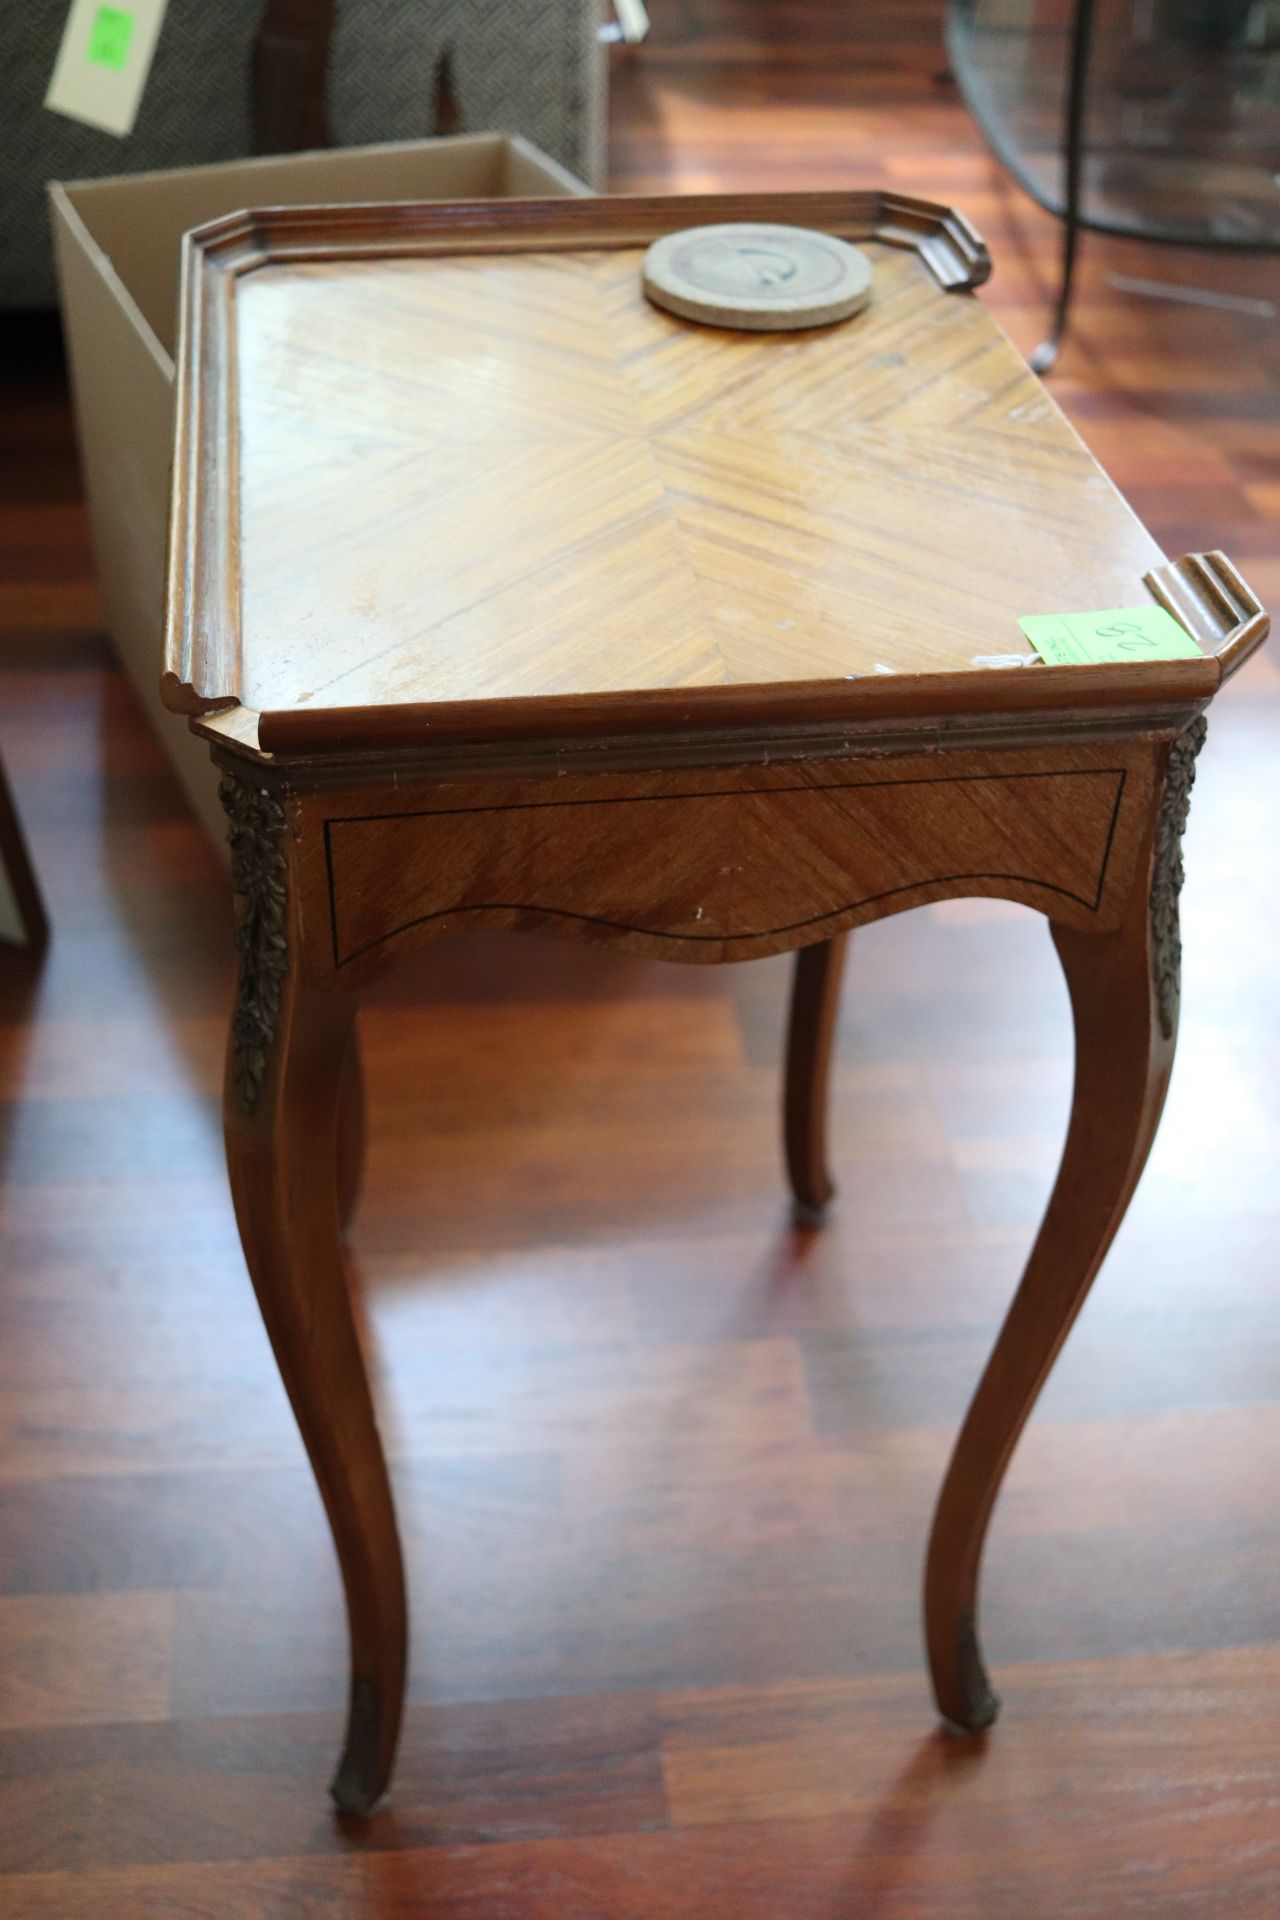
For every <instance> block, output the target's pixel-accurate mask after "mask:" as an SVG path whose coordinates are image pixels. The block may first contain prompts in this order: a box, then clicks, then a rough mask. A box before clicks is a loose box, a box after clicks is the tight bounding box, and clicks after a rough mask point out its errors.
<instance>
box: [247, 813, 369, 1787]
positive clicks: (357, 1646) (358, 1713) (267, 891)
mask: <svg viewBox="0 0 1280 1920" xmlns="http://www.w3.org/2000/svg"><path fill="white" fill-rule="evenodd" d="M223 804H224V806H225V807H226V809H227V812H228V814H229V816H230V820H231V845H232V881H233V885H234V887H235V890H236V893H237V895H238V896H239V898H240V903H241V908H240V911H241V920H240V928H239V932H238V934H237V946H238V948H239V955H240V966H239V981H238V987H237V997H236V1006H235V1011H234V1014H233V1017H232V1027H231V1036H230V1043H229V1047H228V1053H227V1075H226V1085H225V1092H224V1103H223V1112H224V1121H225V1135H226V1148H227V1167H228V1172H229V1174H230V1179H231V1191H232V1197H233V1199H234V1201H235V1209H236V1220H237V1223H238V1225H239V1228H240V1238H241V1241H242V1243H243V1246H244V1252H245V1258H246V1260H247V1262H248V1266H249V1272H250V1275H251V1277H252V1279H253V1285H254V1290H255V1292H256V1293H257V1296H258V1303H259V1305H260V1307H261V1309H262V1317H263V1319H264V1321H265V1322H266V1327H267V1332H268V1335H269V1336H270V1340H271V1345H272V1348H273V1350H274V1352H275V1356H276V1361H277V1363H278V1365H279V1368H280V1372H281V1376H282V1378H283V1380H284V1384H285V1389H286V1391H287V1392H288V1395H289V1399H290V1401H291V1403H292V1406H293V1410H294V1414H295V1415H296V1417H297V1421H298V1425H299V1428H300V1429H301V1432H302V1438H303V1441H304V1443H305V1445H306V1449H307V1453H308V1455H309V1456H310V1459H311V1465H312V1468H313V1470H314V1472H315V1476H316V1480H317V1483H318V1485H319V1488H320V1493H321V1496H322V1498H323V1500H324V1504H325V1508H326V1511H327V1513H328V1516H329V1524H330V1527H331V1528H332V1531H333V1538H334V1544H335V1546H336V1548H337V1553H338V1559H339V1562H340V1565H341V1569H342V1578H343V1586H344V1589H345V1592H346V1602H347V1614H348V1621H349V1626H350V1634H351V1698H350V1711H349V1717H348V1722H347V1733H346V1742H345V1746H344V1750H343V1754H342V1758H341V1760H340V1762H339V1766H338V1771H337V1774H336V1776H335V1778H334V1781H333V1786H332V1792H333V1796H334V1799H335V1800H336V1801H337V1803H338V1805H339V1806H340V1807H342V1808H343V1809H344V1810H346V1811H348V1812H355V1813H365V1812H368V1810H369V1809H370V1808H371V1807H372V1806H373V1804H374V1803H375V1801H377V1800H378V1799H379V1797H380V1796H381V1794H382V1793H383V1792H384V1791H385V1789H386V1785H387V1782H388V1780H389V1778H390V1774H391V1766H392V1761H393V1759H394V1755H395V1746H396V1738H397V1734H398V1732H399V1726H400V1715H401V1703H402V1699H403V1693H404V1680H405V1647H406V1604H405V1584H404V1570H403V1564H402V1560H401V1553H400V1542H399V1537H398V1533H397V1528H396V1518H395V1510H394V1507H393V1504H392V1497H391V1487H390V1483H389V1480H388V1476H387V1469H386V1462H385V1459H384V1456H383V1451H382V1444H381V1441H380V1438H379V1435H378V1429H377V1424H376V1421H375V1417H374V1409H373V1400H372V1395H371V1392H370V1387H369V1379H368V1373H367V1370H366V1365H365V1358H364V1354H363V1351H362V1347H361V1341H360V1336H359V1330H358V1327H357V1324H356V1319H355V1316H354V1314H353V1311H352V1300H351V1296H350V1292H349V1290H348V1276H347V1272H346V1268H345V1261H344V1255H343V1248H342V1231H341V1224H340V1218H339V1181H338V1180H337V1179H335V1168H336V1166H337V1156H338V1145H339V1125H340V1120H339V1116H340V1107H341V1106H342V1102H343V1094H342V1088H343V1077H344V1068H345V1067H346V1066H347V1064H348V1062H349V1059H350V1056H351V1049H352V1047H353V1044H354V1015H355V1000H354V997H353V996H352V995H350V994H347V993H341V992H335V991H331V990H317V989H315V988H312V987H309V986H307V985H306V984H305V983H304V979H303V967H302V964H301V959H302V956H301V953H300V939H299V933H298V925H297V919H296V914H295V910H294V909H295V902H294V899H293V893H294V889H293V888H292V886H291V885H290V880H291V872H292V852H291V849H290V846H289V839H288V833H287V828H286V822H285V816H284V812H283V810H282V808H281V807H280V805H279V803H278V802H277V801H276V800H275V799H274V798H272V797H271V796H270V795H269V794H267V793H264V792H262V791H260V790H259V789H257V788H255V787H254V786H253V785H252V782H251V780H249V779H245V780H241V779H238V778H231V779H228V780H225V781H224V783H223Z"/></svg>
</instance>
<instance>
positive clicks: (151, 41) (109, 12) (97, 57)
mask: <svg viewBox="0 0 1280 1920" xmlns="http://www.w3.org/2000/svg"><path fill="white" fill-rule="evenodd" d="M168 3H169V0H110V4H108V0H71V12H70V13H69V14H68V15H67V24H66V28H65V30H64V32H63V35H62V45H61V46H60V47H59V48H58V57H57V59H56V60H55V61H54V65H53V78H52V80H50V82H49V91H48V93H47V94H46V95H45V97H44V103H45V105H46V107H50V108H52V110H53V112H54V113H65V114H66V115H67V117H68V118H69V119H71V120H84V121H86V122H87V123H88V125H89V126H91V127H101V128H103V130H104V131H105V132H107V133H118V134H126V133H132V131H133V123H134V121H135V120H136V119H137V117H138V104H139V102H140V101H141V99H142V89H143V88H144V87H145V86H146V84H147V75H148V73H149V72H150V71H151V56H152V54H153V53H154V52H155V50H156V40H157V39H158V37H159V34H160V23H161V21H162V20H163V19H164V10H165V8H166V6H167V5H168Z"/></svg>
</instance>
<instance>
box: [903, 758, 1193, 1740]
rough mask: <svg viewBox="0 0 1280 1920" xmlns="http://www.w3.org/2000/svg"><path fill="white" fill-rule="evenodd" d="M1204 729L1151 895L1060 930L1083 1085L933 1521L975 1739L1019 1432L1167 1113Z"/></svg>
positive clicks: (1163, 836)
mask: <svg viewBox="0 0 1280 1920" xmlns="http://www.w3.org/2000/svg"><path fill="white" fill-rule="evenodd" d="M1203 736H1204V725H1203V722H1202V721H1198V722H1196V723H1194V724H1193V726H1192V727H1191V728H1189V729H1188V730H1187V732H1186V733H1185V734H1183V735H1182V737H1181V738H1180V739H1179V740H1177V741H1175V742H1174V744H1173V746H1172V748H1171V750H1170V757H1169V769H1168V777H1167V780H1166V785H1165V789H1164V797H1163V800H1162V803H1161V807H1160V813H1159V816H1158V820H1157V821H1156V823H1155V827H1154V847H1153V858H1152V861H1151V866H1150V873H1151V889H1150V896H1149V898H1148V895H1147V892H1146V890H1145V888H1138V889H1135V894H1134V899H1133V902H1132V905H1131V908H1130V912H1129V915H1128V918H1127V920H1126V923H1125V924H1124V925H1123V926H1122V927H1121V928H1120V930H1119V931H1118V932H1115V933H1109V934H1091V933H1080V932H1075V931H1072V930H1070V929H1068V928H1066V927H1060V926H1055V927H1054V928H1053V938H1054V942H1055V944H1056V946H1057V949H1058V954H1059V957H1060V959H1061V961H1062V966H1063V971H1064V972H1065V974H1066V978H1067V986H1068V989H1069V991H1070V995H1071V1007H1072V1014H1073V1018H1074V1022H1075V1036H1076V1070H1075V1087H1074V1091H1073V1095H1072V1104H1071V1118H1070V1123H1069V1126H1068V1130H1067V1140H1066V1145H1065V1148H1064V1150H1063V1156H1062V1164H1061V1166H1060V1168H1059V1170H1058V1177H1057V1181H1056V1183H1055V1185H1054V1189H1053V1193H1052V1195H1051V1197H1050V1200H1049V1206H1048V1211H1047V1212H1046V1214H1045V1217H1044V1222H1043V1224H1042V1226H1041V1228H1040V1232H1039V1235H1038V1236H1037V1239H1036V1242H1035V1246H1034V1247H1033V1249H1032V1252H1031V1258H1030V1260H1029V1261H1028V1263H1027V1267H1026V1271H1025V1273H1024V1274H1023V1277H1022V1282H1021V1285H1020V1286H1019V1288H1018V1291H1017V1294H1016V1295H1015V1297H1014V1301H1013V1305H1012V1307H1011V1308H1010V1310H1009V1314H1008V1317H1007V1319H1006V1320H1005V1323H1004V1325H1003V1327H1002V1328H1001V1330H1000V1334H999V1338H998V1339H997V1341H996V1345H995V1349H994V1351H993V1353H992V1356H991V1359H990V1361H989V1363H988V1365H987V1369H986V1372H985V1373H984V1374H983V1376H982V1380H981V1382H980V1384H979V1386H978V1390H977V1393H976V1395H975V1396H974V1400H973V1403H972V1405H971V1406H970V1408H969V1412H968V1415H967V1417H966V1419H965V1422H964V1425H963V1427H962V1429H961V1432H960V1437H959V1439H958V1441H957V1443H956V1448H955V1452H954V1454H953V1455H952V1458H951V1464H950V1466H949V1467H948V1469H947V1475H946V1479H945V1481H944V1482H943V1486H942V1492H941V1495H940V1496H939V1500H938V1506H937V1511H936V1513H935V1515H934V1521H933V1531H932V1534H931V1537H930V1540H929V1551H928V1559H927V1564H926V1571H925V1635H926V1640H927V1644H928V1653H929V1666H930V1670H931V1673H932V1677H933V1686H934V1692H935V1694H936V1696H937V1701H938V1706H939V1708H940V1709H941V1711H942V1714H943V1716H944V1718H945V1719H947V1720H949V1721H950V1722H952V1724H953V1725H955V1726H957V1727H962V1728H965V1729H967V1730H969V1731H971V1732H978V1731H980V1730H981V1729H982V1728H984V1727H987V1726H989V1725H990V1724H991V1722H992V1721H993V1720H994V1719H995V1717H996V1713H997V1711H998V1706H999V1702H998V1700H997V1698H996V1696H995V1694H994V1693H993V1691H992V1689H991V1686H990V1683H989V1681H988V1679H987V1674H986V1669H985V1667H984V1664H983V1659H982V1652H981V1646H980V1642H979V1639H978V1630H977V1607H978V1575H979V1567H980V1562H981V1558H982V1549H983V1543H984V1540H985V1538H986V1532H987V1524H988V1522H989V1520H990V1518H991V1512H992V1508H993V1507H994V1505H995V1501H996V1496H997V1494H998V1493H999V1490H1000V1483H1001V1481H1002V1480H1003V1478H1004V1473H1005V1469H1006V1467H1007V1466H1008V1464H1009V1459H1010V1456H1011V1455H1012V1453H1013V1449H1014V1447H1015V1445H1016V1443H1017V1440H1018V1436H1019V1434H1020V1433H1021V1432H1022V1429H1023V1427H1024V1425H1025V1424H1026V1421H1027V1419H1028V1417H1029V1415H1030V1413H1031V1411H1032V1408H1033V1407H1034V1406H1035V1403H1036V1400H1037V1398H1038V1396H1039V1394H1040V1390H1041V1388H1042V1387H1043V1385H1044V1383H1045V1380H1046V1379H1047V1377H1048V1374H1049V1371H1050V1368H1051V1367H1052V1366H1053V1363H1054V1360H1055V1359H1056V1357H1057V1355H1058V1352H1059V1350H1060V1348H1061V1347H1062V1344H1063V1342H1064V1341H1065V1339H1066V1337H1067V1334H1068V1333H1069V1332H1070V1329H1071V1326H1072V1324H1073V1322H1074V1320H1075V1318H1076V1315H1077V1314H1078V1313H1079V1311H1080V1308H1081V1307H1082V1305H1083V1304H1084V1300H1085V1297H1086V1295H1087V1294H1088V1291H1089V1288H1090V1286H1091V1284H1092V1282H1093V1278H1094V1275H1095V1274H1096V1273H1097V1271H1098V1268H1099V1267H1100V1265H1101V1264H1102V1260H1103V1256H1104V1255H1105V1254H1106V1251H1107V1248H1108V1247H1109V1246H1110V1244H1111V1241H1112V1238H1113V1237H1114V1235H1115V1232H1116V1229H1117V1227H1118V1226H1119V1224H1120V1222H1121V1220H1122V1219H1123V1217H1124V1213H1125V1209H1126V1207H1127V1206H1128V1204H1129V1200H1130V1198H1131V1196H1132V1194H1133V1190H1134V1188H1135V1186H1136V1185H1137V1183H1138V1178H1139V1176H1140V1174H1141V1172H1142V1169H1143V1166H1144V1164H1145V1162H1146V1158H1147V1154H1148V1152H1149V1151H1150V1148H1151V1143H1152V1140H1153V1139H1154V1137H1155V1131H1156V1126H1157V1124H1158V1122H1159V1119H1160V1112H1161V1109H1162V1107H1163V1105H1164V1098H1165V1092H1166V1089H1167V1087H1168V1084H1169V1074H1170V1071H1171V1068H1172V1065H1173V1051H1174V1040H1175V1035H1176V1030H1177V1016H1178V995H1179V962H1180V957H1181V955H1180V946H1179V939H1178V919H1177V898H1178V891H1179V888H1180V886H1181V883H1182V863H1181V853H1180V841H1181V834H1182V828H1183V825H1184V824H1185V820H1186V814H1187V804H1188V796H1189V793H1190V787H1191V780H1192V768H1193V763H1194V758H1195V754H1196V752H1197V751H1198V749H1199V746H1200V743H1201V740H1202V739H1203Z"/></svg>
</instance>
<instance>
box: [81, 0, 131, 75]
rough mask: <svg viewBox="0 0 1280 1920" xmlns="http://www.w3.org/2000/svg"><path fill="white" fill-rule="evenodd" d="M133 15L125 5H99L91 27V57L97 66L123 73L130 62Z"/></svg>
mask: <svg viewBox="0 0 1280 1920" xmlns="http://www.w3.org/2000/svg"><path fill="white" fill-rule="evenodd" d="M133 25H134V21H133V15H132V14H131V13H126V12H125V10H124V8H123V7H99V8H98V11H97V12H96V13H95V14H94V16H93V25H92V26H91V27H90V29H89V59H90V61H91V62H92V64H93V65H94V66H95V67H110V68H111V70H112V72H113V73H122V72H123V71H124V69H125V67H126V66H128V64H129V43H130V41H131V40H132V39H133Z"/></svg>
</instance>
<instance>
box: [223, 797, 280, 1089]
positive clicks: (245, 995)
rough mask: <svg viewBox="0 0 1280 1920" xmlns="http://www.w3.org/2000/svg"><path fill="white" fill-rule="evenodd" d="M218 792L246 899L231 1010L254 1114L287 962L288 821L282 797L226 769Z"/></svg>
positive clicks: (237, 1058) (236, 1057)
mask: <svg viewBox="0 0 1280 1920" xmlns="http://www.w3.org/2000/svg"><path fill="white" fill-rule="evenodd" d="M218 798H219V800H220V801H221V802H222V807H223V811H224V812H225V813H226V816H227V819H228V821H229V822H230V827H231V885H232V887H233V889H234V891H235V893H236V894H237V895H238V896H239V898H240V901H241V909H240V922H239V925H238V926H237V928H236V937H235V944H236V952H237V953H238V954H239V956H240V968H239V982H238V986H237V990H236V1005H235V1011H234V1013H233V1014H232V1017H231V1044H232V1075H233V1078H234V1081H235V1088H236V1092H237V1094H238V1096H239V1099H240V1104H241V1106H242V1107H243V1108H244V1110H245V1112H246V1113H251V1112H252V1111H253V1108H254V1106H255V1105H256V1103H257V1099H258V1095H259V1093H260V1092H261V1090H262V1083H263V1080H264V1079H265V1077H266V1071H267V1056H268V1053H269V1051H270V1048H271V1043H272V1041H273V1040H274V1038H275V1032H276V1024H277V1022H278V1020H279V1017H280V994H281V990H282V988H283V986H284V978H285V974H286V973H287V972H288V967H289V942H288V938H287V935H286V932H285V908H286V904H287V893H286V885H285V882H286V875H287V871H288V869H287V862H286V860H285V856H284V851H283V849H282V847H281V846H280V841H281V839H282V837H283V835H284V832H285V827H286V821H285V815H284V808H283V807H282V806H281V805H280V802H279V801H278V800H276V799H274V798H273V797H272V795H271V794H270V793H268V792H267V791H266V790H265V789H264V788H261V787H255V786H252V785H251V784H250V783H249V782H248V781H245V780H240V779H237V778H236V776H235V775H234V774H224V775H223V778H222V782H221V785H220V786H219V788H218Z"/></svg>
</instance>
